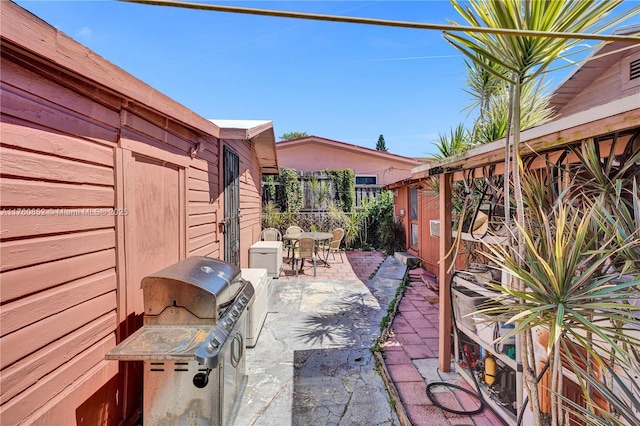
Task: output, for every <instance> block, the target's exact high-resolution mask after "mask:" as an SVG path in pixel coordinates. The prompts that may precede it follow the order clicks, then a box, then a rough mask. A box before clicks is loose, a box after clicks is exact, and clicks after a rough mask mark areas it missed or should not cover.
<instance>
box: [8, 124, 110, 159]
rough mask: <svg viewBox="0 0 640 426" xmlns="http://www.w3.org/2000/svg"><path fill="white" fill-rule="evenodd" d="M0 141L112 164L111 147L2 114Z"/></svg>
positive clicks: (25, 147)
mask: <svg viewBox="0 0 640 426" xmlns="http://www.w3.org/2000/svg"><path fill="white" fill-rule="evenodd" d="M1 121H2V125H1V126H0V141H1V142H0V143H1V144H2V146H3V147H4V146H13V147H16V148H22V149H26V150H29V151H33V152H39V153H42V154H49V155H51V156H54V157H59V158H70V159H74V160H77V161H82V162H84V163H90V164H99V165H103V166H108V167H113V148H112V147H111V146H104V145H102V144H98V143H95V142H93V141H89V140H82V139H81V138H78V137H71V136H67V135H62V134H59V133H53V132H51V131H50V130H49V129H47V128H45V127H42V126H38V125H34V124H29V125H28V126H25V123H24V121H22V120H20V119H16V118H12V117H8V116H4V115H3V116H2V118H1Z"/></svg>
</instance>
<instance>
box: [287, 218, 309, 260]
mask: <svg viewBox="0 0 640 426" xmlns="http://www.w3.org/2000/svg"><path fill="white" fill-rule="evenodd" d="M303 232H304V230H303V229H302V228H300V227H299V226H296V225H291V226H290V227H288V228H287V230H286V232H285V233H284V234H285V235H288V236H291V237H297V236H298V235H300V234H302V233H303ZM295 242H296V241H295V239H294V240H285V242H284V243H285V246H286V247H287V257H291V250H293V246H294V245H295Z"/></svg>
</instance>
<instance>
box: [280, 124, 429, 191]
mask: <svg viewBox="0 0 640 426" xmlns="http://www.w3.org/2000/svg"><path fill="white" fill-rule="evenodd" d="M276 150H277V153H278V163H279V164H280V166H283V167H289V168H292V169H296V170H299V171H305V172H314V171H318V170H324V169H347V168H350V169H353V171H354V172H355V174H356V177H358V176H375V177H376V184H377V185H386V184H388V183H392V182H396V181H398V180H402V179H406V178H408V177H410V176H411V169H412V168H414V167H416V166H418V165H420V164H421V162H420V161H419V160H417V159H415V158H409V157H403V156H401V155H396V154H390V153H388V152H383V151H377V150H375V149H370V148H364V147H361V146H357V145H352V144H349V143H345V142H339V141H335V140H331V139H326V138H321V137H318V136H308V137H304V138H298V139H292V140H289V141H281V142H278V143H276Z"/></svg>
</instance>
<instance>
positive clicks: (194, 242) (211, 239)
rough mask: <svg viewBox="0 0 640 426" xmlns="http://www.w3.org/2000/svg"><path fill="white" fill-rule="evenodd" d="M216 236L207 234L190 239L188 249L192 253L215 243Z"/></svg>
mask: <svg viewBox="0 0 640 426" xmlns="http://www.w3.org/2000/svg"><path fill="white" fill-rule="evenodd" d="M216 241H217V240H216V237H215V235H211V234H205V235H201V236H199V237H195V238H191V239H189V244H188V246H187V250H188V251H189V252H190V253H192V252H194V251H196V250H198V249H200V248H202V247H204V246H206V245H209V244H213V243H215V242H216Z"/></svg>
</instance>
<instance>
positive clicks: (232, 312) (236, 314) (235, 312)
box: [231, 309, 238, 318]
mask: <svg viewBox="0 0 640 426" xmlns="http://www.w3.org/2000/svg"><path fill="white" fill-rule="evenodd" d="M231 316H232V317H234V318H238V311H236V310H235V309H234V310H233V311H231Z"/></svg>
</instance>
